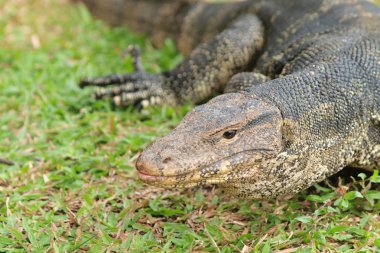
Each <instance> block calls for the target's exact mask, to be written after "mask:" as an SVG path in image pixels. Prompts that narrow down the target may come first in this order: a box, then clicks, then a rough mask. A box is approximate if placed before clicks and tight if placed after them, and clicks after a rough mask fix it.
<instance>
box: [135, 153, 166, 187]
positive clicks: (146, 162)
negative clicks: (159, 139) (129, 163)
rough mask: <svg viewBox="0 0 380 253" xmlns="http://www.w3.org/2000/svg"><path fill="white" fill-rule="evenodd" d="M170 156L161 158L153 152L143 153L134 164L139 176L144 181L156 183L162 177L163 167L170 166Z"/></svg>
mask: <svg viewBox="0 0 380 253" xmlns="http://www.w3.org/2000/svg"><path fill="white" fill-rule="evenodd" d="M171 161H172V158H171V157H170V156H165V157H162V156H161V155H159V154H157V153H155V152H143V153H142V154H141V155H140V156H139V158H138V159H137V162H136V169H137V171H138V172H139V176H140V178H141V179H142V180H144V181H157V180H159V178H161V177H162V176H164V175H163V170H164V169H165V167H166V166H165V165H168V164H170V163H171Z"/></svg>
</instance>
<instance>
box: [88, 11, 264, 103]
mask: <svg viewBox="0 0 380 253" xmlns="http://www.w3.org/2000/svg"><path fill="white" fill-rule="evenodd" d="M263 38H264V28H263V25H262V23H261V21H260V20H259V19H258V18H257V17H256V16H255V15H253V14H247V15H244V16H242V17H240V18H238V19H236V20H235V21H234V22H232V23H231V25H230V26H229V27H228V28H226V29H225V30H224V31H223V32H221V33H220V34H219V35H217V36H216V37H215V38H214V40H212V41H211V42H209V43H204V44H200V45H199V46H198V47H197V48H196V49H195V50H194V51H193V52H192V53H191V54H190V56H189V57H188V58H187V59H186V60H185V61H184V62H183V63H182V64H180V65H179V66H178V67H177V68H175V69H174V70H172V71H170V72H168V73H166V74H156V75H150V74H147V73H145V72H144V71H142V70H141V68H140V67H139V66H140V65H139V63H138V57H137V56H135V57H134V59H135V66H136V70H137V71H136V72H135V73H131V74H127V75H109V76H106V77H102V78H97V79H88V78H86V79H84V80H82V82H81V86H82V87H85V86H89V85H95V86H108V85H112V84H116V85H119V86H116V87H111V88H104V89H102V90H101V91H100V92H97V93H95V97H96V98H98V99H101V98H104V97H111V98H112V99H113V101H114V102H115V104H116V105H117V106H126V105H131V104H132V105H142V106H149V105H159V104H172V105H173V104H182V103H184V102H186V101H189V100H190V101H192V102H194V103H199V102H201V101H203V100H204V99H206V98H207V97H209V96H211V95H212V94H213V93H214V92H215V91H222V90H223V89H224V86H225V85H226V83H227V82H228V81H229V80H230V78H231V77H232V76H233V75H234V74H236V73H238V72H240V71H243V70H244V69H245V68H247V66H248V65H249V63H250V62H251V61H252V59H253V58H254V57H255V55H256V54H257V52H258V51H260V49H261V48H262V46H263V43H264V41H263Z"/></svg>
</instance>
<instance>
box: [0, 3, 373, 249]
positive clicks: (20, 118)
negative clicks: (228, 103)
mask: <svg viewBox="0 0 380 253" xmlns="http://www.w3.org/2000/svg"><path fill="white" fill-rule="evenodd" d="M0 29H1V30H0V67H1V72H0V101H1V103H0V159H2V160H1V162H0V252H283V253H285V252H380V233H379V231H380V216H379V211H380V201H379V199H380V186H379V182H380V176H379V177H378V176H377V174H378V172H375V173H374V174H363V173H361V174H358V173H352V178H351V179H350V178H349V177H346V179H345V180H344V181H341V180H338V181H337V182H335V181H336V180H330V181H327V182H324V183H322V184H320V185H316V186H314V187H312V188H311V189H308V190H306V191H303V192H301V193H300V194H297V195H295V196H293V197H292V198H291V197H288V198H283V199H281V200H270V201H257V200H255V201H253V200H241V199H236V198H235V197H233V196H232V197H231V196H229V195H227V194H224V192H223V191H222V190H220V189H217V188H207V189H190V190H179V189H175V190H173V191H168V190H163V189H158V188H153V187H149V186H147V185H144V184H143V183H142V182H141V181H139V180H138V178H137V175H136V172H135V169H134V162H135V160H136V157H137V156H138V154H139V152H141V150H142V149H143V148H144V147H145V146H146V145H148V144H149V143H150V142H151V141H152V140H153V139H154V138H156V137H157V136H161V135H164V134H165V133H167V132H168V131H170V129H172V128H173V127H174V126H175V125H176V124H177V123H178V122H179V120H180V119H181V118H182V117H183V116H184V114H185V113H186V112H187V111H188V110H189V109H190V108H191V105H187V106H183V107H175V108H172V107H162V108H152V109H149V110H145V111H142V112H138V111H136V110H133V109H126V110H120V109H116V110H114V109H112V108H111V107H110V106H109V104H108V103H107V102H106V101H94V100H92V99H91V97H90V96H89V95H90V93H91V90H80V89H79V88H78V86H77V83H78V80H79V79H80V77H82V76H97V75H101V74H107V73H108V72H126V71H130V70H131V69H132V68H131V59H130V58H129V57H128V56H127V57H125V56H124V52H125V49H126V48H127V47H128V45H130V44H137V45H139V46H140V47H141V48H142V52H143V63H144V65H145V67H146V69H147V70H149V71H150V72H159V71H162V70H165V69H170V68H171V67H173V66H174V65H176V64H178V62H180V61H181V59H182V58H181V56H179V55H178V53H177V51H176V49H175V47H174V46H173V43H172V42H170V41H167V43H166V44H165V46H164V47H163V48H161V49H154V48H153V47H152V46H151V45H150V44H149V42H147V41H146V40H145V39H144V38H143V37H139V36H136V35H133V34H132V33H130V32H129V31H128V30H127V29H125V28H109V27H107V26H106V25H105V24H103V23H102V22H101V21H96V20H94V19H93V18H92V17H91V16H90V14H89V13H88V12H87V10H86V9H85V8H84V7H83V6H81V5H70V4H69V3H67V1H65V0H38V1H37V0H36V1H28V0H12V1H7V0H0ZM6 163H10V164H11V163H14V164H13V165H10V164H8V165H7V164H6Z"/></svg>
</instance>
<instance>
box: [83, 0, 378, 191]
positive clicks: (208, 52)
mask: <svg viewBox="0 0 380 253" xmlns="http://www.w3.org/2000/svg"><path fill="white" fill-rule="evenodd" d="M84 1H85V2H86V3H87V4H88V5H89V6H90V9H92V10H93V11H94V12H95V13H98V14H99V13H100V14H99V15H100V16H102V15H103V17H105V18H106V19H108V20H110V19H112V20H111V21H112V23H113V24H124V23H125V24H127V25H128V24H130V25H131V27H132V28H135V29H136V30H139V31H141V32H146V33H147V34H148V35H149V36H150V37H151V39H152V40H153V41H154V42H155V43H156V44H160V43H162V41H163V38H165V37H171V38H172V39H173V40H174V41H175V42H176V43H177V45H178V48H179V49H180V50H181V52H183V53H184V54H185V55H186V56H187V57H186V59H185V60H184V61H183V62H182V63H181V64H180V65H179V66H177V67H176V68H175V69H173V70H171V71H169V72H165V73H160V74H148V73H146V72H145V71H144V70H143V69H142V68H141V64H140V62H139V59H138V52H137V51H136V50H132V54H133V55H134V59H135V60H134V63H135V64H134V65H135V68H136V72H134V73H131V74H124V75H109V76H106V77H100V78H85V79H83V80H82V81H81V83H80V85H81V87H85V86H89V85H96V86H108V85H114V86H113V87H111V88H109V87H102V88H101V89H100V90H99V91H97V92H96V93H95V97H96V98H99V99H100V98H106V97H108V98H111V99H112V100H113V101H114V103H115V104H116V105H120V106H124V105H131V104H132V105H141V106H149V105H161V104H170V105H178V104H183V103H184V102H186V101H189V100H190V101H192V102H194V103H201V102H202V101H204V100H205V99H207V98H208V97H210V96H211V95H212V94H215V93H219V94H220V93H224V94H222V95H218V96H216V97H215V98H213V99H211V100H210V101H209V102H207V103H205V104H202V105H199V106H197V107H195V108H194V109H193V110H191V111H190V112H189V113H188V114H187V115H186V116H185V117H184V119H183V120H182V121H181V123H180V124H179V125H178V126H177V127H176V128H175V129H174V130H173V131H172V132H171V133H169V134H168V135H167V136H164V137H162V138H159V139H157V140H155V141H154V142H153V143H152V144H151V145H149V146H148V147H147V148H146V149H145V150H144V151H143V152H142V154H141V155H140V156H139V158H138V160H137V163H136V167H137V170H138V171H139V175H140V178H141V179H142V180H144V181H146V182H148V183H151V184H156V185H160V186H165V187H192V186H198V185H206V184H217V185H220V186H222V187H224V188H226V189H227V190H229V191H230V192H232V193H235V194H237V195H238V196H241V197H244V198H270V197H278V196H282V195H286V194H293V193H296V192H299V191H301V190H303V189H305V188H307V187H309V186H311V185H313V184H314V183H316V182H320V181H322V180H324V179H325V178H326V177H328V176H330V175H332V174H335V173H336V172H338V171H340V170H341V169H343V168H344V167H346V166H348V165H351V166H354V167H356V168H366V169H369V170H372V169H374V168H375V167H377V166H378V161H379V159H380V8H379V7H377V6H376V5H374V4H373V3H372V2H370V1H364V0H313V1H310V0H292V1H281V0H269V1H268V0H262V1H261V0H251V1H238V2H225V3H214V4H212V3H199V2H193V1H175V2H171V3H170V1H155V0H144V1H116V0H112V1H100V0H84ZM99 2H107V4H100V5H99ZM97 4H98V5H97ZM116 4H119V6H116ZM149 6H150V7H149ZM99 7H101V8H99ZM111 7H112V8H111ZM127 7H128V8H135V9H131V10H127V9H126V8H127ZM101 13H103V14H101ZM112 14H114V15H112ZM110 16H111V17H112V18H110ZM107 17H108V18H107Z"/></svg>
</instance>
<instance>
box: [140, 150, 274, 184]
mask: <svg viewBox="0 0 380 253" xmlns="http://www.w3.org/2000/svg"><path fill="white" fill-rule="evenodd" d="M273 152H274V150H272V149H250V150H244V151H241V152H238V153H235V154H232V155H230V156H227V157H223V158H221V159H219V160H216V161H214V162H212V163H210V164H207V165H204V166H199V167H197V168H195V169H191V170H189V171H188V172H186V173H181V174H176V175H165V176H164V175H150V174H146V173H142V172H140V171H139V172H138V175H139V177H140V179H141V180H143V181H144V182H146V183H148V184H152V185H157V186H161V187H166V188H167V187H173V186H176V187H181V188H185V187H186V188H188V187H193V186H196V185H206V184H219V183H225V180H224V179H223V178H224V177H226V175H227V174H228V173H229V172H231V171H233V170H234V169H235V168H237V167H239V165H241V164H243V163H245V162H246V161H248V160H249V161H250V162H249V166H253V163H254V162H252V161H256V162H258V161H259V160H261V159H263V158H264V159H265V158H269V157H268V153H269V154H273ZM247 166H248V165H247Z"/></svg>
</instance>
